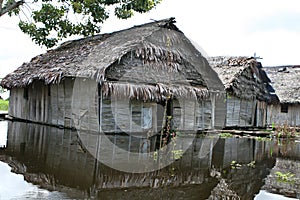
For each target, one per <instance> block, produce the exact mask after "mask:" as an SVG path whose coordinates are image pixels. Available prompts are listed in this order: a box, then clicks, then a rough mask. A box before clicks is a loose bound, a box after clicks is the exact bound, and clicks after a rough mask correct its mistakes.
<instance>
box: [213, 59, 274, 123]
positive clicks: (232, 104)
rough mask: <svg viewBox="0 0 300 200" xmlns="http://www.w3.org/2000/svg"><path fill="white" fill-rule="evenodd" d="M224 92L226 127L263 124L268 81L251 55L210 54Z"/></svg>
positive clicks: (265, 112)
mask: <svg viewBox="0 0 300 200" xmlns="http://www.w3.org/2000/svg"><path fill="white" fill-rule="evenodd" d="M208 61H209V63H210V65H211V66H212V67H213V69H214V70H215V71H216V72H217V73H218V75H219V77H220V79H221V80H222V82H223V84H224V87H225V90H226V93H227V100H226V102H227V112H226V127H264V126H266V120H267V118H266V117H267V102H268V100H269V99H270V97H269V93H268V91H267V87H268V84H269V82H270V80H269V78H268V77H267V76H266V73H265V72H264V71H263V70H262V65H261V63H260V62H257V61H256V60H255V59H254V58H247V57H222V56H220V57H210V58H208Z"/></svg>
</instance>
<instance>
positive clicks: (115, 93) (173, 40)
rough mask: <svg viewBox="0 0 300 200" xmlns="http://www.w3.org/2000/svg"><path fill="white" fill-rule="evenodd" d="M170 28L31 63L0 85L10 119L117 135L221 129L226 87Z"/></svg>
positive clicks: (163, 24) (128, 33)
mask: <svg viewBox="0 0 300 200" xmlns="http://www.w3.org/2000/svg"><path fill="white" fill-rule="evenodd" d="M174 23H175V20H174V18H170V19H166V20H160V21H155V22H151V23H148V24H143V25H140V26H135V27H132V28H129V29H126V30H122V31H118V32H114V33H110V34H101V35H96V36H93V37H88V38H84V39H80V40H75V41H70V42H66V43H64V44H62V45H61V46H60V47H58V48H56V49H53V50H49V51H48V52H47V53H45V54H42V55H39V56H36V57H34V58H33V59H32V60H31V61H30V62H29V63H24V64H23V65H22V66H21V67H19V68H18V69H17V70H15V71H14V72H12V73H11V74H9V75H7V76H6V77H5V78H4V79H3V80H2V82H1V85H2V86H4V87H5V88H8V89H10V92H11V93H10V95H11V96H10V107H9V115H11V116H12V117H15V118H20V119H25V120H29V121H33V122H40V123H46V124H52V125H59V126H63V127H75V128H79V129H83V130H94V131H99V130H100V131H104V132H115V133H119V132H127V133H128V132H149V131H150V132H158V131H160V129H161V128H162V127H163V125H168V123H169V125H171V126H172V128H176V129H179V130H193V131H194V130H199V129H200V130H203V129H212V128H215V127H217V128H222V126H223V125H224V121H225V114H224V111H225V103H224V96H225V95H223V94H222V93H224V92H223V91H224V86H223V84H222V82H221V80H220V79H219V78H218V75H217V74H216V72H215V71H214V70H213V69H212V68H211V67H210V66H209V64H208V62H207V60H206V59H205V58H204V57H203V56H202V55H201V53H200V52H199V51H198V50H197V49H196V48H195V47H194V46H193V45H192V43H191V42H190V41H189V40H188V39H187V38H186V37H185V35H184V34H183V33H182V32H181V31H180V30H179V29H178V28H177V27H176V26H175V24H174ZM166 119H168V120H166ZM165 121H167V123H165Z"/></svg>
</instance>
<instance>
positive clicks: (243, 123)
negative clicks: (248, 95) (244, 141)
mask: <svg viewBox="0 0 300 200" xmlns="http://www.w3.org/2000/svg"><path fill="white" fill-rule="evenodd" d="M255 103H256V101H254V100H253V101H251V100H245V99H240V98H237V97H235V96H229V95H228V96H227V115H226V126H227V127H234V126H237V127H250V126H253V122H254V117H255V115H254V114H255Z"/></svg>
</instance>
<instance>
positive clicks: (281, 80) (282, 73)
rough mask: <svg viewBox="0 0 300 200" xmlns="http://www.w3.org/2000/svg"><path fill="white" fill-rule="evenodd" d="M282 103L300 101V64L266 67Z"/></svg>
mask: <svg viewBox="0 0 300 200" xmlns="http://www.w3.org/2000/svg"><path fill="white" fill-rule="evenodd" d="M264 70H265V71H266V72H267V75H268V76H269V77H270V79H271V85H272V86H273V88H274V89H275V94H276V95H277V97H278V98H279V101H280V103H297V104H299V103H300V66H299V65H293V66H275V67H264Z"/></svg>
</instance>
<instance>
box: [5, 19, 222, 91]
mask: <svg viewBox="0 0 300 200" xmlns="http://www.w3.org/2000/svg"><path fill="white" fill-rule="evenodd" d="M174 23H175V20H174V18H170V19H165V20H160V21H155V22H151V23H147V24H143V25H139V26H134V27H132V28H129V29H126V30H122V31H117V32H113V33H110V34H101V35H96V36H92V37H88V38H84V39H79V40H74V41H69V42H65V43H63V44H62V45H61V46H60V47H58V48H56V49H53V50H49V51H48V52H47V53H45V54H41V55H38V56H36V57H34V58H32V60H31V61H30V62H29V63H24V64H23V65H22V66H21V67H19V68H18V69H17V70H15V71H14V72H12V73H10V74H9V75H7V76H6V77H5V78H4V79H3V80H2V82H1V85H2V86H4V87H5V88H8V89H10V88H14V87H26V86H27V85H29V84H30V83H32V82H33V81H34V80H42V81H44V82H45V84H53V83H59V82H60V81H61V80H62V79H64V78H65V77H86V78H91V79H94V80H96V81H97V82H99V83H101V84H103V83H104V82H108V81H110V80H109V79H107V77H106V73H108V71H109V69H110V68H109V67H111V66H115V65H116V64H118V63H120V62H121V61H122V59H123V58H124V57H126V56H127V57H128V56H133V57H135V58H137V59H140V60H142V61H143V65H147V64H150V65H151V66H154V65H153V63H154V64H155V66H156V68H160V70H166V69H167V70H169V71H172V72H178V73H181V71H184V75H185V76H187V77H186V78H187V79H188V81H190V82H191V83H192V84H191V85H193V87H197V89H193V91H194V92H195V91H196V93H197V94H196V93H195V94H196V95H200V96H201V94H204V93H207V90H208V89H209V90H216V91H223V89H224V87H223V85H222V83H221V81H220V79H218V78H217V74H216V73H215V72H214V71H213V70H212V69H211V67H210V66H209V64H208V62H207V61H206V59H205V58H204V57H203V56H202V55H201V53H200V52H199V51H197V49H196V48H195V47H194V46H193V45H192V43H191V42H190V41H189V40H188V39H187V38H186V37H185V36H184V34H183V33H182V32H181V31H180V30H179V29H178V28H177V27H176V26H175V25H174ZM183 68H185V69H184V70H183ZM115 71H118V70H115ZM195 71H196V72H197V73H194V72H195ZM116 73H120V72H116ZM158 74H159V72H158ZM116 77H117V76H116ZM114 81H115V80H114ZM129 82H130V81H129ZM148 84H150V85H156V84H157V82H154V83H148ZM117 86H118V85H115V87H117ZM155 87H156V86H155ZM174 88H175V86H174V87H173V89H174ZM183 88H185V89H186V90H185V91H183V93H184V92H188V91H192V90H191V89H187V88H186V87H183ZM168 90H169V91H171V90H172V88H169V89H168ZM198 90H202V92H200V93H201V94H200V93H199V91H198Z"/></svg>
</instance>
